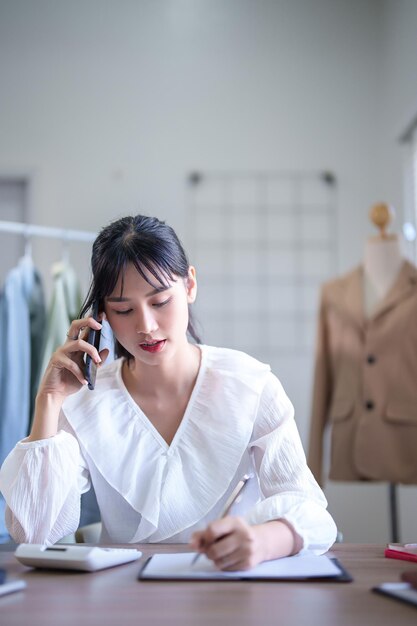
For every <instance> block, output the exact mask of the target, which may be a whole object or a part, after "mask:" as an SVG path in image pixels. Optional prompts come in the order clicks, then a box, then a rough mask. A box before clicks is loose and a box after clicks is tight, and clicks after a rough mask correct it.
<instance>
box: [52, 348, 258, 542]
mask: <svg viewBox="0 0 417 626" xmlns="http://www.w3.org/2000/svg"><path fill="white" fill-rule="evenodd" d="M200 348H201V351H202V358H201V364H200V370H199V373H198V376H197V380H196V383H195V386H194V389H193V392H192V394H191V397H190V400H189V403H188V406H187V409H186V411H185V414H184V417H183V419H182V421H181V424H180V426H179V428H178V430H177V432H176V434H175V436H174V439H173V440H172V442H171V445H168V444H167V443H166V442H165V440H164V439H163V437H162V436H161V435H160V434H159V432H158V431H157V429H156V428H155V427H154V426H153V425H152V424H151V422H150V421H149V420H148V419H147V417H146V416H145V414H144V413H143V412H142V411H141V409H140V408H139V407H138V405H137V404H136V403H135V401H134V400H133V398H132V397H131V396H130V394H129V393H128V391H127V389H126V387H125V385H124V382H123V378H122V366H123V359H118V360H117V361H114V362H113V363H111V364H110V365H108V366H106V367H104V368H102V369H101V370H99V373H98V377H97V383H96V390H95V391H94V392H91V391H89V390H88V389H82V390H81V391H80V392H79V393H77V394H75V395H74V396H70V397H69V398H68V399H67V400H66V401H65V403H64V406H63V412H64V414H65V416H66V418H67V420H68V422H69V423H70V425H71V426H72V428H73V430H74V432H75V434H76V436H77V438H78V441H79V443H80V446H81V448H82V449H83V450H84V451H85V452H86V453H87V454H86V456H87V457H88V459H89V462H92V463H94V465H95V466H96V468H97V469H98V471H99V472H100V474H101V475H102V476H103V478H104V479H105V480H106V481H107V482H108V484H109V485H110V486H111V487H112V488H113V489H115V490H116V491H118V492H119V493H120V494H121V496H122V497H123V498H124V499H125V500H126V501H127V502H128V503H129V504H130V506H131V507H132V508H133V509H134V510H135V511H137V512H138V513H140V515H141V517H142V519H141V522H140V524H139V527H138V529H137V532H136V534H135V536H134V537H133V538H132V539H131V541H132V542H141V541H162V540H164V539H167V538H169V537H171V536H173V535H175V534H177V533H179V532H182V531H183V530H185V529H186V528H188V527H190V526H193V525H194V524H196V523H197V522H198V521H199V520H200V519H202V518H204V517H205V516H206V515H207V513H208V512H209V511H210V510H211V509H212V508H213V507H214V506H215V504H216V503H217V502H218V501H219V500H220V498H221V497H222V496H223V495H224V494H225V492H226V491H227V489H228V487H229V485H230V482H231V480H232V479H233V477H234V475H235V473H236V471H237V469H238V467H239V464H240V461H241V459H242V456H243V454H244V453H245V450H246V448H247V445H248V443H249V440H250V437H251V434H252V429H253V423H254V420H255V417H256V412H257V408H258V403H259V398H260V394H261V392H262V389H263V387H264V384H265V380H266V376H267V375H268V373H269V372H270V368H269V366H268V365H265V364H263V363H260V362H259V361H257V360H255V359H253V358H251V357H249V356H248V355H246V354H244V353H241V352H237V351H234V350H227V349H222V348H212V347H208V346H200Z"/></svg>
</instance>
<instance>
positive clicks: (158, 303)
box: [115, 296, 172, 315]
mask: <svg viewBox="0 0 417 626" xmlns="http://www.w3.org/2000/svg"><path fill="white" fill-rule="evenodd" d="M171 300H172V296H170V297H169V298H167V299H166V300H163V301H162V302H154V303H153V304H152V306H153V307H155V308H156V309H160V308H161V307H163V306H165V305H166V304H168V302H171ZM132 311H133V309H127V310H126V311H115V313H116V315H129V313H131V312H132Z"/></svg>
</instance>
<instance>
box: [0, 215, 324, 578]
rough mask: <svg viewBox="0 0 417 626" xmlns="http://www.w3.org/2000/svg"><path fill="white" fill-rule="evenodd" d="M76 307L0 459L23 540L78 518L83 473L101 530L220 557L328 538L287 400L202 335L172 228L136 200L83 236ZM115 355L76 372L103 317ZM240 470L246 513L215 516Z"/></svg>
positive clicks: (239, 561) (108, 537) (265, 375)
mask: <svg viewBox="0 0 417 626" xmlns="http://www.w3.org/2000/svg"><path fill="white" fill-rule="evenodd" d="M92 273H93V280H92V284H91V287H90V291H89V295H88V297H87V299H86V302H85V306H84V307H83V310H82V312H81V319H77V320H74V321H73V322H72V324H71V327H70V328H69V331H68V340H67V341H66V342H65V344H64V345H63V346H62V347H60V348H59V349H58V350H57V351H56V352H55V354H54V355H53V356H52V358H51V361H50V363H49V366H48V368H47V370H46V372H45V375H44V377H43V380H42V382H41V384H40V387H39V392H38V396H37V401H36V412H35V418H34V421H33V428H32V431H31V434H30V436H29V437H28V438H26V439H25V440H23V441H21V442H19V443H18V444H17V445H16V447H15V448H14V450H13V451H12V452H11V453H10V455H9V456H8V458H7V459H6V460H5V462H4V464H3V467H2V469H1V472H0V489H1V490H2V492H3V494H4V496H5V499H6V502H7V512H6V522H7V525H8V528H9V532H10V534H11V535H12V537H13V538H14V539H15V540H16V541H17V542H33V543H47V544H51V543H54V542H56V541H58V540H59V539H60V538H61V537H63V536H65V535H67V534H69V533H71V532H73V531H74V530H75V529H76V528H77V526H78V522H79V515H80V496H81V494H82V493H83V492H85V491H87V490H88V489H89V488H90V485H91V484H93V485H94V488H95V492H96V496H97V501H98V504H99V508H100V512H101V520H102V535H101V541H102V542H103V543H109V542H114V543H116V542H117V543H138V542H190V543H191V545H192V547H193V548H194V549H195V550H197V551H199V552H203V553H205V554H206V555H207V556H208V557H209V558H210V559H212V560H213V561H214V562H215V564H216V565H217V566H218V567H219V568H221V569H229V570H235V569H248V568H251V567H253V566H255V565H256V564H257V563H259V562H261V561H263V560H268V559H273V558H278V557H283V556H287V555H292V554H296V553H298V552H300V551H312V552H315V553H322V552H324V551H326V550H327V549H328V548H329V547H330V546H331V545H332V543H333V542H334V540H335V536H336V527H335V524H334V522H333V520H332V518H331V516H330V515H329V513H328V512H327V511H326V506H327V503H326V500H325V497H324V495H323V493H322V491H321V490H320V488H319V486H318V485H317V483H316V482H315V480H314V478H313V476H312V474H311V472H310V470H309V469H308V467H307V465H306V461H305V456H304V452H303V449H302V445H301V442H300V438H299V435H298V432H297V428H296V425H295V421H294V415H293V413H294V412H293V407H292V405H291V403H290V401H289V400H288V398H287V396H286V394H285V392H284V390H283V388H282V386H281V384H280V383H279V381H278V379H277V378H276V377H275V376H274V375H273V374H272V373H271V371H270V368H269V366H267V365H264V364H263V363H260V362H259V361H257V360H255V359H253V358H252V357H250V356H248V355H246V354H244V353H242V352H238V351H235V350H229V349H223V348H214V347H209V346H205V345H200V343H199V341H198V337H197V336H196V334H195V331H194V327H193V323H192V319H191V317H190V312H189V308H190V305H191V304H192V303H193V302H194V300H195V297H196V292H197V282H196V272H195V269H194V267H192V266H190V265H189V263H188V260H187V257H186V254H185V252H184V250H183V247H182V245H181V243H180V241H179V240H178V238H177V236H176V234H175V232H174V231H173V230H172V228H171V227H169V226H168V225H166V224H165V223H164V222H161V221H159V220H158V219H156V218H151V217H145V216H141V215H138V216H136V217H126V218H123V219H120V220H117V221H115V222H113V223H112V224H110V225H109V226H107V227H105V228H104V229H103V230H102V231H101V233H100V234H99V235H98V237H97V239H96V241H95V242H94V245H93V253H92ZM94 303H97V304H98V308H99V311H100V319H101V320H103V318H106V319H107V321H108V322H109V324H110V326H111V328H112V330H113V333H114V337H115V353H116V355H117V356H118V358H117V359H116V360H114V361H113V362H112V363H110V364H108V365H106V366H105V367H103V368H100V369H99V372H98V375H97V382H96V387H95V390H94V391H90V390H89V389H88V388H87V386H86V380H85V373H84V369H85V368H84V356H85V354H86V353H87V354H89V355H90V356H91V357H92V358H93V360H94V361H95V362H96V363H98V364H100V363H102V362H104V360H105V358H106V355H107V354H106V353H107V351H103V352H102V353H101V354H99V353H98V352H97V350H96V349H95V348H94V347H92V346H91V345H90V344H88V343H87V341H86V337H87V334H88V330H89V329H90V328H94V329H99V328H100V327H101V324H100V322H97V321H95V320H94V319H93V318H92V317H86V316H85V315H86V313H87V312H88V311H89V310H90V309H91V307H92V305H93V304H94ZM245 474H253V478H252V479H251V481H250V482H249V483H248V488H247V489H246V488H245V492H244V494H242V495H244V497H243V502H242V507H243V509H242V510H243V514H242V515H240V516H239V515H236V514H233V513H234V512H235V513H236V510H235V511H233V510H232V511H231V514H229V515H226V516H222V511H223V509H224V506H225V503H226V502H227V500H228V498H229V497H230V494H231V493H232V492H233V490H234V489H235V487H236V485H237V484H238V483H239V481H240V480H241V478H242V476H243V475H245Z"/></svg>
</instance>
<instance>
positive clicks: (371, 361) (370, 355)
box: [366, 354, 376, 365]
mask: <svg viewBox="0 0 417 626" xmlns="http://www.w3.org/2000/svg"><path fill="white" fill-rule="evenodd" d="M366 360H367V361H368V363H369V364H370V365H372V363H375V361H376V358H375V357H374V355H373V354H368V356H367V358H366Z"/></svg>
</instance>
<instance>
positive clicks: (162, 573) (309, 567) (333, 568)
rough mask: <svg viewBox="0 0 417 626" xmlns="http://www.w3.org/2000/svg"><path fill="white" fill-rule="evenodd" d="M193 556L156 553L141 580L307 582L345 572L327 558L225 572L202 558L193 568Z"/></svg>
mask: <svg viewBox="0 0 417 626" xmlns="http://www.w3.org/2000/svg"><path fill="white" fill-rule="evenodd" d="M194 556H195V554H194V553H175V554H155V555H154V556H153V557H152V558H151V560H150V561H148V563H147V565H146V567H145V568H144V570H142V572H141V575H140V577H141V578H161V579H173V578H181V579H199V578H204V579H207V578H213V579H224V578H237V579H243V578H244V579H279V578H281V579H294V580H297V579H306V578H327V577H329V578H337V577H339V576H340V575H341V574H342V572H341V570H340V569H339V567H338V566H337V565H336V564H335V563H334V561H333V560H332V559H329V558H328V557H327V556H325V555H322V556H314V555H302V556H291V557H287V558H284V559H277V560H275V561H265V562H264V563H261V564H260V565H258V566H257V567H254V568H253V569H251V570H249V571H239V572H222V571H219V570H218V569H217V568H216V567H215V565H214V564H213V562H212V561H210V560H209V559H207V558H206V557H205V556H204V555H201V556H200V558H199V559H198V560H197V562H196V563H195V564H194V565H193V564H192V561H193V559H194Z"/></svg>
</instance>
